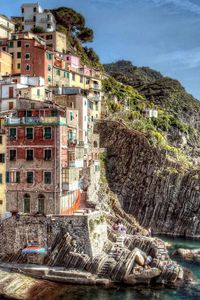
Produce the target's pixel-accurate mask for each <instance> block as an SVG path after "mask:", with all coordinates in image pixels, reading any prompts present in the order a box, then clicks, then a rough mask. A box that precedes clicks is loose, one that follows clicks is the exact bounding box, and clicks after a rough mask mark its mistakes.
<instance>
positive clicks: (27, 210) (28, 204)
mask: <svg viewBox="0 0 200 300" xmlns="http://www.w3.org/2000/svg"><path fill="white" fill-rule="evenodd" d="M30 209H31V197H30V195H29V194H25V195H24V213H26V214H28V213H30Z"/></svg>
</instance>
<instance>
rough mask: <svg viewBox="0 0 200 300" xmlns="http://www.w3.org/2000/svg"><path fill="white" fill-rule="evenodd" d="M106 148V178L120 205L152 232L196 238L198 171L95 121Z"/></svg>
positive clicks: (199, 230)
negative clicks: (186, 168) (150, 228)
mask: <svg viewBox="0 0 200 300" xmlns="http://www.w3.org/2000/svg"><path fill="white" fill-rule="evenodd" d="M96 130H97V132H99V133H100V141H101V147H104V148H106V177H107V179H108V182H109V187H110V189H111V190H112V191H113V192H114V193H115V194H116V195H117V197H118V199H119V201H120V203H121V206H122V208H123V209H124V210H125V211H126V212H127V213H130V214H132V215H133V216H134V217H135V218H136V220H137V221H138V222H139V223H140V224H141V225H142V226H144V227H149V226H151V227H152V229H153V232H154V233H160V234H170V235H182V236H187V237H190V236H191V237H199V236H200V218H199V215H200V170H197V169H195V168H194V169H191V170H184V169H183V168H182V166H181V165H180V164H179V163H177V162H175V161H172V160H169V159H168V157H167V155H166V152H165V151H164V150H162V151H161V150H159V149H155V148H153V147H151V146H150V145H149V143H148V141H147V139H146V138H145V136H144V135H142V134H141V133H139V132H136V131H133V130H129V129H127V128H124V127H123V126H122V125H121V126H120V125H119V124H118V123H117V122H112V121H101V122H98V123H97V124H96Z"/></svg>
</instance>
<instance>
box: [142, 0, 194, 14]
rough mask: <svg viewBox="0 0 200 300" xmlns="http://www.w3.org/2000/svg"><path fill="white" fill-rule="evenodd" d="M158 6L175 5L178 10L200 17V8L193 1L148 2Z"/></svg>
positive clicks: (168, 0)
mask: <svg viewBox="0 0 200 300" xmlns="http://www.w3.org/2000/svg"><path fill="white" fill-rule="evenodd" d="M146 1H148V2H152V3H153V4H155V5H156V6H164V5H169V4H171V5H174V6H175V7H176V8H178V9H181V10H185V11H189V12H191V13H194V14H198V15H200V6H199V5H197V4H195V3H194V2H192V0H146Z"/></svg>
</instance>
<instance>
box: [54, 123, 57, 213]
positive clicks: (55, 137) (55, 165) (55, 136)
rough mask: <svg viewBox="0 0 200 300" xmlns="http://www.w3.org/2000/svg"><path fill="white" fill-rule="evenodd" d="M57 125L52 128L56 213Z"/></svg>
mask: <svg viewBox="0 0 200 300" xmlns="http://www.w3.org/2000/svg"><path fill="white" fill-rule="evenodd" d="M56 133H57V127H56V125H55V130H54V148H55V157H54V176H55V181H54V206H55V214H56V188H57V178H56V176H57V172H56V167H57V164H56V159H57V147H56V146H57V144H56V140H57V134H56Z"/></svg>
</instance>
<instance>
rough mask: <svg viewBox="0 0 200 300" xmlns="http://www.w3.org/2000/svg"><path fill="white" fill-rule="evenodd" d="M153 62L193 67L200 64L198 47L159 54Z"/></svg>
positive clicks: (182, 67) (183, 67) (177, 66)
mask: <svg viewBox="0 0 200 300" xmlns="http://www.w3.org/2000/svg"><path fill="white" fill-rule="evenodd" d="M155 62H156V63H159V64H163V63H168V64H169V65H170V66H173V67H174V68H181V69H193V68H196V67H199V66H200V47H196V48H193V49H188V50H177V51H173V52H169V53H164V54H160V55H158V57H157V58H156V59H155Z"/></svg>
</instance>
